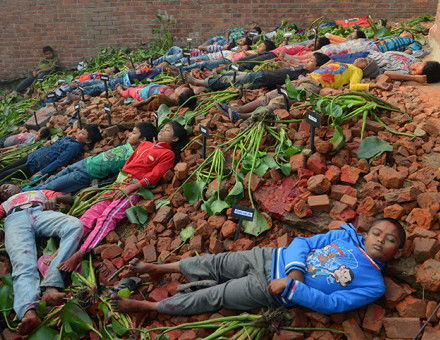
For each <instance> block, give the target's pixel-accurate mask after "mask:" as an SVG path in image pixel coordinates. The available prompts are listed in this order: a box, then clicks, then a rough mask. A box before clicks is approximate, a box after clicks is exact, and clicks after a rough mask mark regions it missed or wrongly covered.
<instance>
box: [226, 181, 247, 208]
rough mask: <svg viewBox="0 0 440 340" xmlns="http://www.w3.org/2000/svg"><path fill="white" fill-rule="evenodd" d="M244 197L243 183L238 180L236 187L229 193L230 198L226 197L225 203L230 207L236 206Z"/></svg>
mask: <svg viewBox="0 0 440 340" xmlns="http://www.w3.org/2000/svg"><path fill="white" fill-rule="evenodd" d="M243 196H244V187H243V183H241V181H239V180H238V178H236V181H235V185H234V186H233V187H232V189H231V191H229V193H228V196H226V197H225V202H226V203H228V204H229V205H232V204H236V203H237V202H238V201H240V200H241V199H242V198H243Z"/></svg>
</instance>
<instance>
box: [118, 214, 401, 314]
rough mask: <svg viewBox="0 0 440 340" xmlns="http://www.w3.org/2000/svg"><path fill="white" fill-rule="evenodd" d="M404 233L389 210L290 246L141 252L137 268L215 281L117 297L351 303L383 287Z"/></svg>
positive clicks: (165, 307) (165, 308)
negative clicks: (174, 254)
mask: <svg viewBox="0 0 440 340" xmlns="http://www.w3.org/2000/svg"><path fill="white" fill-rule="evenodd" d="M405 240H406V236H405V230H404V229H403V227H402V226H401V225H400V223H399V222H398V221H396V220H394V219H391V218H383V219H379V220H377V221H375V222H373V224H372V225H371V227H370V229H369V230H368V232H367V233H365V234H364V235H361V234H358V233H357V232H356V230H355V229H354V226H353V225H352V224H346V225H342V226H341V229H339V230H332V231H329V232H328V233H326V234H319V235H315V236H313V237H310V238H306V237H296V238H295V239H294V240H293V241H292V243H291V244H290V245H289V246H287V247H283V248H277V249H276V248H275V249H272V248H258V247H255V248H254V249H252V250H249V251H242V252H230V253H223V254H217V255H204V256H198V257H194V258H185V259H183V260H181V261H179V262H175V263H170V264H152V263H143V262H139V261H137V260H136V259H135V260H134V261H132V262H131V268H132V269H133V270H134V271H135V272H137V273H148V274H150V276H152V278H153V279H154V278H155V277H156V276H159V275H163V274H164V273H181V274H183V275H184V276H185V277H186V278H187V279H188V281H190V284H188V285H191V283H192V286H193V288H199V287H200V286H201V285H203V284H206V281H205V282H197V281H201V280H212V284H211V285H210V286H209V287H207V288H203V289H199V290H196V291H192V292H190V293H184V294H177V295H174V296H172V297H170V298H167V299H165V300H162V301H160V302H151V301H137V300H132V299H124V298H121V297H118V296H114V297H113V300H112V305H113V307H114V308H115V310H117V311H120V312H147V311H152V310H154V311H158V312H160V313H165V314H172V315H193V314H200V313H205V312H213V311H216V310H218V309H220V308H228V309H237V310H250V309H254V308H257V307H277V306H286V307H291V306H295V305H300V306H303V307H307V308H310V309H312V310H314V311H316V312H319V313H323V314H331V313H338V312H344V311H349V310H352V309H355V308H359V307H362V306H364V305H367V304H369V303H371V302H373V301H375V300H377V299H378V298H380V297H381V296H382V295H383V294H384V292H385V284H384V281H383V277H382V267H383V266H384V263H385V262H387V261H389V260H391V259H393V258H396V257H397V256H398V255H399V248H402V247H403V245H404V244H405ZM205 287H206V286H205Z"/></svg>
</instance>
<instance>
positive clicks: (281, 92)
mask: <svg viewBox="0 0 440 340" xmlns="http://www.w3.org/2000/svg"><path fill="white" fill-rule="evenodd" d="M278 93H279V94H281V95H282V96H283V97H284V103H285V105H286V110H287V111H289V109H290V106H289V97H288V96H287V91H286V90H285V89H283V88H282V87H281V86H278Z"/></svg>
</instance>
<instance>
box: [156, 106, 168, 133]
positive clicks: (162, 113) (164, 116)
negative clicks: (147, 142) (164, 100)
mask: <svg viewBox="0 0 440 340" xmlns="http://www.w3.org/2000/svg"><path fill="white" fill-rule="evenodd" d="M170 114H171V110H170V108H169V107H168V106H167V105H165V104H161V105H160V106H159V109H158V110H157V115H158V117H159V118H158V120H159V124H158V125H159V127H162V125H163V124H165V120H168V121H170V119H169V118H168V116H169V115H170Z"/></svg>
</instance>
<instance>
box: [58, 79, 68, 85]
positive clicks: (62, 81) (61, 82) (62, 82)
mask: <svg viewBox="0 0 440 340" xmlns="http://www.w3.org/2000/svg"><path fill="white" fill-rule="evenodd" d="M65 83H66V80H64V79H60V80H58V85H59V84H65Z"/></svg>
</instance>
